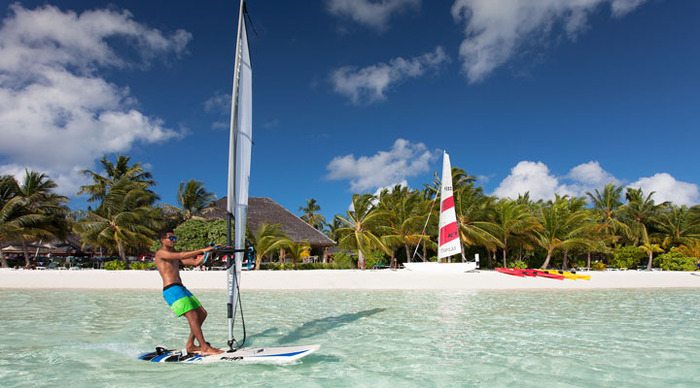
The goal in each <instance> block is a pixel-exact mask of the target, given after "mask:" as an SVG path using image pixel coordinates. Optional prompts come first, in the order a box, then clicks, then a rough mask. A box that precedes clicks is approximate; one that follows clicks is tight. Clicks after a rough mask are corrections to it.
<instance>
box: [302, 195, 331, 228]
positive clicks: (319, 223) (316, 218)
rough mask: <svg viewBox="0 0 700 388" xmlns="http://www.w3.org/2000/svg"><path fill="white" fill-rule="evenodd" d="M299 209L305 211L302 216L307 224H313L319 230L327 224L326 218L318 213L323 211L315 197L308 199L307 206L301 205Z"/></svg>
mask: <svg viewBox="0 0 700 388" xmlns="http://www.w3.org/2000/svg"><path fill="white" fill-rule="evenodd" d="M299 211H301V212H302V213H304V214H302V216H301V217H300V218H301V219H302V220H304V221H305V222H306V223H307V224H309V225H311V226H313V227H314V228H315V229H317V230H323V227H324V226H325V225H326V219H325V218H324V217H323V216H322V215H321V214H319V213H318V212H319V211H321V206H319V205H318V203H316V200H315V199H313V198H310V199H307V200H306V206H300V207H299Z"/></svg>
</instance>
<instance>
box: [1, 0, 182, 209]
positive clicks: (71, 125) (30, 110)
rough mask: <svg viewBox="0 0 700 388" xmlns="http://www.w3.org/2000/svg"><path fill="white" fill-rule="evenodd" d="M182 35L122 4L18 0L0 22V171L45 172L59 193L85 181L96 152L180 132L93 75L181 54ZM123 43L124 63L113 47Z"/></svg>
mask: <svg viewBox="0 0 700 388" xmlns="http://www.w3.org/2000/svg"><path fill="white" fill-rule="evenodd" d="M190 39H191V35H190V34H189V33H188V32H186V31H182V30H178V31H176V32H175V33H174V34H172V35H170V36H166V35H164V34H163V33H161V32H160V31H158V30H156V29H151V28H148V27H146V26H144V25H142V24H139V23H137V22H135V21H134V20H133V19H132V15H131V14H130V13H129V12H127V11H122V12H118V11H115V10H93V11H85V12H83V13H81V14H76V13H74V12H71V11H65V12H64V11H61V10H60V9H58V8H56V7H53V6H43V7H39V8H36V9H33V10H30V9H25V8H23V7H22V6H20V5H18V4H14V5H11V6H10V14H9V16H7V17H6V18H5V19H4V20H3V23H2V27H0V155H2V157H3V159H4V160H5V161H6V163H5V165H2V166H0V173H11V174H13V175H16V174H23V172H24V168H31V169H35V170H38V171H41V172H44V173H47V174H48V175H49V176H50V177H51V178H52V179H54V180H55V181H57V183H58V184H59V191H60V192H61V193H63V194H68V195H74V194H75V192H76V190H77V188H78V186H80V184H82V183H83V182H84V177H83V176H82V175H81V174H80V171H81V170H82V169H85V168H91V167H92V166H93V165H94V162H95V160H96V159H97V158H100V157H101V156H102V155H104V154H105V153H115V152H120V153H124V152H127V151H128V150H129V149H130V148H131V147H132V146H133V144H134V143H136V142H145V143H154V142H161V141H165V140H168V139H171V138H174V137H178V136H180V134H179V133H178V132H177V131H174V130H172V129H169V128H167V127H165V125H164V123H163V122H162V120H160V119H159V118H155V117H149V116H147V115H146V114H144V113H143V112H141V111H139V110H138V109H137V107H136V101H135V99H134V98H133V97H132V96H131V95H130V91H129V89H128V88H127V87H120V86H117V85H115V84H113V83H110V82H109V81H107V80H106V79H104V78H102V77H100V76H99V74H98V70H99V69H101V68H105V67H112V68H125V67H130V66H134V65H136V66H144V65H147V64H148V63H149V62H150V61H151V60H153V59H155V58H157V57H159V56H160V57H162V56H163V55H164V54H168V53H174V54H177V55H179V54H182V53H183V52H184V51H185V48H186V46H187V43H188V42H189V40H190ZM115 42H119V43H120V44H121V43H126V44H125V45H124V47H123V48H122V50H132V51H133V52H132V53H127V54H125V55H127V56H129V57H130V58H134V57H136V58H138V59H137V60H136V61H127V60H125V59H124V58H122V57H121V56H120V55H119V53H117V52H116V51H115V50H114V48H113V47H112V45H113V44H114V43H115Z"/></svg>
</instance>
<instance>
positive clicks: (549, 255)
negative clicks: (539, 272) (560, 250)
mask: <svg viewBox="0 0 700 388" xmlns="http://www.w3.org/2000/svg"><path fill="white" fill-rule="evenodd" d="M551 258H552V252H549V251H548V252H547V258H546V259H544V263H542V266H541V267H540V268H541V269H547V267H549V260H550V259H551Z"/></svg>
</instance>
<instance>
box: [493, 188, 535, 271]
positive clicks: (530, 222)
mask: <svg viewBox="0 0 700 388" xmlns="http://www.w3.org/2000/svg"><path fill="white" fill-rule="evenodd" d="M494 211H495V221H494V226H493V228H494V233H495V237H497V238H498V241H499V243H500V246H501V247H502V249H503V266H504V267H506V266H507V262H506V259H507V257H508V243H509V241H510V239H511V238H513V237H516V236H525V237H528V236H529V234H530V233H532V232H535V231H537V230H538V229H539V228H540V226H539V224H538V222H537V219H536V218H535V217H534V216H533V215H532V214H531V213H530V210H529V209H528V207H527V206H526V205H524V204H522V203H518V202H516V201H513V200H510V199H506V198H504V199H501V200H500V201H498V202H496V206H495V208H494Z"/></svg>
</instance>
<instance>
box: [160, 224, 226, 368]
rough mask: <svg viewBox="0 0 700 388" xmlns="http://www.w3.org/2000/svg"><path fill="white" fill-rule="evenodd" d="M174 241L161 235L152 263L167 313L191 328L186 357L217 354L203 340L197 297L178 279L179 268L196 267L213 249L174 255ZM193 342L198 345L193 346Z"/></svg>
mask: <svg viewBox="0 0 700 388" xmlns="http://www.w3.org/2000/svg"><path fill="white" fill-rule="evenodd" d="M176 242H177V237H176V236H175V234H174V233H173V232H167V233H165V234H163V235H161V238H160V243H161V248H160V249H159V250H158V252H156V257H155V262H156V267H157V268H158V272H159V273H160V277H161V278H163V298H164V299H165V301H166V302H167V303H168V305H169V306H170V309H171V310H172V311H173V312H174V313H175V315H177V316H178V317H180V316H183V315H184V316H185V318H187V322H188V323H189V325H190V336H189V338H187V343H186V344H185V350H186V351H187V353H199V354H202V355H211V354H219V353H222V352H223V351H222V350H221V349H217V348H214V347H212V346H210V345H209V343H208V342H206V341H205V340H204V334H202V324H204V320H205V319H207V310H205V309H204V307H202V304H201V303H200V302H199V300H198V299H197V297H195V296H194V295H192V293H191V292H190V291H189V290H188V289H187V288H185V286H184V285H183V284H182V279H180V265H191V266H198V265H200V264H202V262H203V261H204V256H202V257H199V258H198V257H197V256H199V255H203V254H204V253H205V252H208V251H211V250H212V249H213V248H212V247H207V248H202V249H198V250H196V251H188V252H176V251H175V250H174V249H173V248H174V247H175V243H176ZM195 339H196V340H197V343H198V344H199V345H195Z"/></svg>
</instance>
